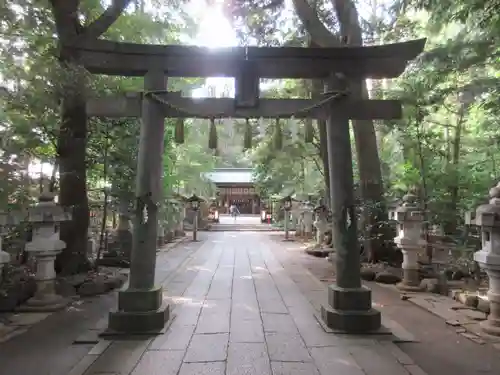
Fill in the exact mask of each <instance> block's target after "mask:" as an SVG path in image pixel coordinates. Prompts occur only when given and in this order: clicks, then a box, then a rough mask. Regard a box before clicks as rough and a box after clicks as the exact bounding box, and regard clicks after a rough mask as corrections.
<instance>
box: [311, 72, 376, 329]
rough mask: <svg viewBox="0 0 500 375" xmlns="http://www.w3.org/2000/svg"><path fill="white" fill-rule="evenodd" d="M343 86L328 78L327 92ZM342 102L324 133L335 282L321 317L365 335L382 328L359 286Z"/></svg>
mask: <svg viewBox="0 0 500 375" xmlns="http://www.w3.org/2000/svg"><path fill="white" fill-rule="evenodd" d="M342 86H345V85H342V82H340V80H338V79H337V78H331V79H330V81H328V83H327V85H326V91H327V92H331V91H338V90H339V88H342ZM342 100H349V98H348V97H344V98H339V99H337V100H336V101H334V102H332V103H331V104H330V111H329V116H328V121H327V130H326V133H327V145H328V167H329V172H330V202H331V208H332V213H333V220H332V221H333V222H332V240H333V245H334V249H335V269H336V281H335V283H334V284H332V285H329V286H328V306H322V308H321V315H322V318H323V321H324V322H325V324H326V325H327V326H328V327H329V328H330V329H332V330H334V331H341V332H346V333H364V332H370V331H375V330H377V329H379V328H380V327H381V314H380V312H379V311H378V310H375V309H373V308H372V299H371V290H370V289H368V288H366V287H364V286H363V285H362V284H361V275H360V251H359V246H358V238H357V223H356V222H357V220H356V210H355V204H354V183H353V172H352V151H351V139H350V134H349V118H348V117H347V116H345V114H342V112H340V113H339V112H338V111H336V106H337V105H338V104H339V102H338V101H342Z"/></svg>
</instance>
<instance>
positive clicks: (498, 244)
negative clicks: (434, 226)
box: [474, 183, 500, 336]
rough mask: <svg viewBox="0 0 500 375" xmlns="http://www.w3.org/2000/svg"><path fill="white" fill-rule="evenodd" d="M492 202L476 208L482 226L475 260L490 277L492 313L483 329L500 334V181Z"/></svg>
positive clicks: (491, 193)
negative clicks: (480, 246) (479, 247)
mask: <svg viewBox="0 0 500 375" xmlns="http://www.w3.org/2000/svg"><path fill="white" fill-rule="evenodd" d="M490 198H491V199H490V202H489V203H488V204H483V205H481V206H479V207H478V208H477V210H476V219H475V224H476V225H477V226H479V227H481V244H482V248H481V250H479V251H477V252H476V253H474V260H475V261H476V262H477V263H478V264H479V266H480V267H481V268H482V269H484V271H485V272H486V273H487V275H488V278H489V289H488V293H487V296H488V300H489V302H490V314H489V315H488V319H487V320H485V321H483V322H482V323H481V326H482V328H483V330H484V331H485V332H486V333H488V334H490V335H495V336H500V183H498V184H497V185H496V186H495V187H494V188H492V189H491V190H490Z"/></svg>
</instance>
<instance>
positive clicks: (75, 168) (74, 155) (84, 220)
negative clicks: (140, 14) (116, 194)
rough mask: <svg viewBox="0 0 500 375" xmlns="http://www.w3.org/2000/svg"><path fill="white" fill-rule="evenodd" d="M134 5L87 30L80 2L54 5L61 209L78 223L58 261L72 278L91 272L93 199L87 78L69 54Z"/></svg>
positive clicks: (124, 1)
mask: <svg viewBox="0 0 500 375" xmlns="http://www.w3.org/2000/svg"><path fill="white" fill-rule="evenodd" d="M129 2H130V0H114V1H112V2H111V4H110V5H109V6H108V8H106V10H105V11H104V12H103V13H102V14H101V16H99V17H98V18H97V19H96V20H95V21H93V22H92V23H91V24H90V25H88V26H87V27H85V28H84V27H83V26H82V25H81V23H80V20H79V11H78V5H79V0H50V3H51V5H52V13H53V15H54V19H55V24H56V30H57V35H58V37H59V48H60V51H59V61H60V64H61V68H62V69H63V71H64V72H65V74H66V75H67V76H65V77H64V82H63V85H62V92H61V97H62V98H63V100H62V105H61V124H60V126H59V138H58V144H57V154H58V155H57V158H58V164H59V173H60V193H59V203H60V204H61V205H62V206H65V207H71V208H72V214H73V217H72V220H71V221H67V222H64V223H62V224H61V234H60V236H61V239H62V240H63V241H65V242H66V248H65V249H64V250H63V251H62V252H61V254H59V256H58V257H57V260H56V270H57V271H58V272H60V273H61V274H65V275H69V274H75V273H79V272H83V271H88V270H89V269H90V262H89V260H88V257H87V230H88V226H89V207H88V198H87V174H86V172H87V169H86V163H85V159H86V146H87V113H86V108H85V92H86V84H85V74H84V72H83V68H82V67H81V66H80V64H79V58H78V55H77V53H76V52H74V51H69V50H67V49H65V48H64V46H65V45H71V44H73V43H76V42H77V40H78V38H87V39H88V40H94V39H97V38H98V37H99V36H101V35H102V34H103V33H104V32H106V30H107V29H108V28H109V27H110V26H111V25H112V24H113V22H115V21H116V19H117V18H118V17H119V16H120V14H121V13H122V12H123V10H124V9H125V8H126V7H127V5H128V3H129Z"/></svg>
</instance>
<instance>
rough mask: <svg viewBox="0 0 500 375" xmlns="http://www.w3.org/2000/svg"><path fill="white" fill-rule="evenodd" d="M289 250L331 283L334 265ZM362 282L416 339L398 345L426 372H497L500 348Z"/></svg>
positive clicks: (467, 374)
mask: <svg viewBox="0 0 500 375" xmlns="http://www.w3.org/2000/svg"><path fill="white" fill-rule="evenodd" d="M290 252H291V253H293V255H291V256H293V257H294V258H295V261H296V262H297V263H300V264H301V265H302V266H304V267H305V268H307V269H308V270H309V271H310V272H311V273H312V274H313V275H314V276H316V277H317V278H318V279H320V280H321V281H322V282H323V283H325V284H329V283H331V282H332V279H333V275H334V266H333V265H332V264H331V263H330V262H328V261H327V260H326V259H324V258H315V257H313V256H310V255H307V254H305V253H304V252H303V251H290ZM366 285H367V286H368V287H370V288H371V289H372V293H373V301H374V303H375V304H376V305H377V308H378V309H379V310H380V311H381V312H382V314H384V315H385V316H386V317H388V318H389V319H391V320H394V321H396V322H397V323H399V324H400V325H401V326H403V327H404V328H405V329H406V330H407V331H409V332H410V333H412V334H413V335H414V336H415V338H416V340H418V342H414V343H413V342H412V343H401V344H398V346H399V347H400V348H401V349H402V350H403V351H404V352H405V353H407V354H408V355H409V356H410V357H411V358H412V359H413V360H414V361H415V363H416V364H417V365H419V366H420V367H421V368H422V369H423V370H424V371H426V372H427V374H428V375H484V374H496V375H498V374H500V350H498V349H495V348H494V347H493V346H491V345H490V344H485V345H480V344H476V343H474V342H473V341H471V340H469V339H467V338H465V337H462V336H461V335H459V334H457V333H456V332H455V331H454V329H453V327H450V326H448V325H446V324H445V322H444V320H443V319H441V318H439V317H437V316H435V315H433V314H431V313H430V312H428V311H426V310H424V309H422V308H420V307H418V306H415V305H414V304H412V303H411V302H408V301H402V300H401V298H400V295H399V293H397V292H396V291H393V290H391V289H388V288H385V287H383V286H380V285H378V284H377V283H373V282H370V283H366Z"/></svg>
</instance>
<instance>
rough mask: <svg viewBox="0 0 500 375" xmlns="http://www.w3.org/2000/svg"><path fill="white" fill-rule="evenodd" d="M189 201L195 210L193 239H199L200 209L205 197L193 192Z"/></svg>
mask: <svg viewBox="0 0 500 375" xmlns="http://www.w3.org/2000/svg"><path fill="white" fill-rule="evenodd" d="M187 202H188V204H189V205H190V207H191V209H192V210H193V211H194V219H193V241H198V215H199V211H200V203H201V202H203V199H201V198H200V197H198V196H197V195H196V194H193V195H192V196H191V197H189V198H188V199H187Z"/></svg>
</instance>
